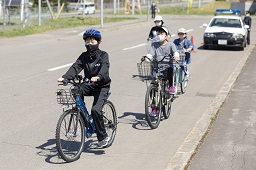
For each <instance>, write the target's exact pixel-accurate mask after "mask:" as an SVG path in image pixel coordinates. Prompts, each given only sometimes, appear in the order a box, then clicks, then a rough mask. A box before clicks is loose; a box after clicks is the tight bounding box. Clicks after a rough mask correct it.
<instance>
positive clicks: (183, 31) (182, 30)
mask: <svg viewBox="0 0 256 170" xmlns="http://www.w3.org/2000/svg"><path fill="white" fill-rule="evenodd" d="M178 33H184V34H185V33H186V29H185V28H180V29H178Z"/></svg>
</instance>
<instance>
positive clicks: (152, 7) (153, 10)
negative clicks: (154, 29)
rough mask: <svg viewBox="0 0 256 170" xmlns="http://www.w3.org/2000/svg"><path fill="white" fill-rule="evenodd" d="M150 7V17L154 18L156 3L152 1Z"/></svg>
mask: <svg viewBox="0 0 256 170" xmlns="http://www.w3.org/2000/svg"><path fill="white" fill-rule="evenodd" d="M150 9H151V16H152V19H154V18H155V16H156V10H157V8H156V3H155V2H153V3H152V5H151V7H150Z"/></svg>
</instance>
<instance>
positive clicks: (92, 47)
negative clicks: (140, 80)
mask: <svg viewBox="0 0 256 170" xmlns="http://www.w3.org/2000/svg"><path fill="white" fill-rule="evenodd" d="M101 39H102V37H101V33H100V31H98V30H96V29H93V28H92V29H88V30H86V31H85V33H84V34H83V40H84V41H85V47H86V49H87V51H85V52H83V53H82V54H81V55H80V56H79V57H78V59H77V60H76V61H75V63H74V64H73V65H72V66H71V67H70V68H69V69H68V71H67V72H66V74H64V75H63V76H62V77H61V78H59V79H58V82H63V81H64V80H65V79H73V78H74V77H75V76H76V75H78V74H79V73H80V72H81V71H82V70H84V77H85V78H88V79H90V80H91V82H93V84H92V85H86V84H82V86H81V87H82V89H81V90H82V96H81V97H82V98H83V96H94V101H93V106H92V108H91V114H92V118H93V121H94V123H95V127H96V134H97V139H98V141H99V142H98V146H99V147H106V146H107V145H108V141H109V137H108V135H107V133H106V129H105V126H104V121H103V114H102V107H103V104H104V102H105V101H106V100H107V98H108V92H109V89H110V83H111V79H110V77H109V56H108V53H107V52H105V51H102V50H100V49H99V44H100V42H101Z"/></svg>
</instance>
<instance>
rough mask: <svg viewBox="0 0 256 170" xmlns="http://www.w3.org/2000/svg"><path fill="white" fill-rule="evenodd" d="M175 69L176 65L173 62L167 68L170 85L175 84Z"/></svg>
mask: <svg viewBox="0 0 256 170" xmlns="http://www.w3.org/2000/svg"><path fill="white" fill-rule="evenodd" d="M173 70H174V67H173V65H172V64H171V65H170V67H169V68H167V70H166V71H167V79H168V81H169V87H171V86H173Z"/></svg>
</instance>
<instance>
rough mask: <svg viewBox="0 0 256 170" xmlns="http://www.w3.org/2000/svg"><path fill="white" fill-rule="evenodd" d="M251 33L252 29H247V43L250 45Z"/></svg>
mask: <svg viewBox="0 0 256 170" xmlns="http://www.w3.org/2000/svg"><path fill="white" fill-rule="evenodd" d="M250 33H251V31H247V44H248V45H250Z"/></svg>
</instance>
